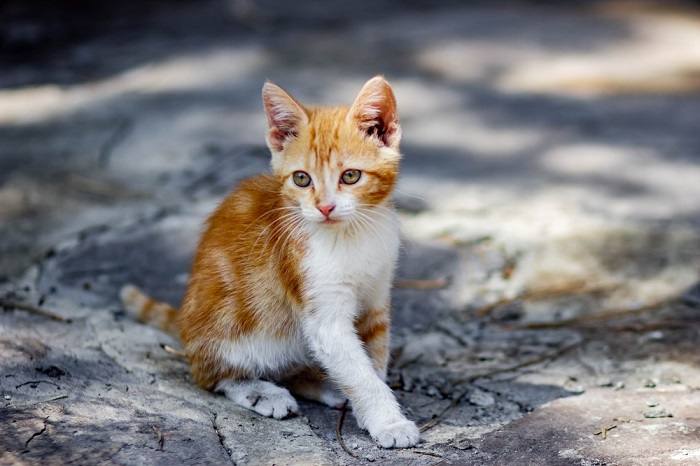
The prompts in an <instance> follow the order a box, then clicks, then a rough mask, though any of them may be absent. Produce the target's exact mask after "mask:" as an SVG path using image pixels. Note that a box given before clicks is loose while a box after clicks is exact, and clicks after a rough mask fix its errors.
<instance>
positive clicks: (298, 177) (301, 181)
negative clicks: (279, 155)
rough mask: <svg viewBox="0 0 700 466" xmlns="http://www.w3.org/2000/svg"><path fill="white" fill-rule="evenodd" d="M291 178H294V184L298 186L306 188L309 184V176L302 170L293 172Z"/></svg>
mask: <svg viewBox="0 0 700 466" xmlns="http://www.w3.org/2000/svg"><path fill="white" fill-rule="evenodd" d="M292 179H293V180H294V184H295V185H297V186H299V187H300V188H306V187H307V186H308V185H310V184H311V177H310V176H309V174H308V173H306V172H303V171H298V172H294V174H293V175H292Z"/></svg>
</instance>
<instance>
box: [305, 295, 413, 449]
mask: <svg viewBox="0 0 700 466" xmlns="http://www.w3.org/2000/svg"><path fill="white" fill-rule="evenodd" d="M356 309H357V301H356V299H355V297H354V295H353V293H352V292H351V291H350V290H348V289H345V288H334V289H333V290H328V292H326V293H317V294H316V298H315V299H314V302H313V303H312V306H310V308H309V309H308V310H307V312H306V313H305V315H304V319H303V326H302V328H303V331H304V335H305V337H306V339H307V341H308V343H309V347H310V349H311V352H312V353H313V354H314V356H315V357H316V358H317V359H318V361H319V362H320V363H321V365H322V366H323V368H324V369H325V371H326V372H327V373H328V375H329V376H330V377H331V379H333V381H334V382H335V383H336V384H337V385H338V386H339V387H340V389H341V390H342V391H343V392H344V393H345V395H346V396H347V397H348V398H350V401H351V402H352V406H353V411H354V413H355V416H356V417H357V420H358V422H359V424H360V426H362V427H364V428H365V429H367V430H368V431H369V433H370V435H371V436H372V438H374V440H375V441H376V442H377V443H378V444H379V445H380V446H382V447H384V448H406V447H411V446H413V445H415V444H416V443H418V440H419V436H420V435H419V432H418V428H417V427H416V425H415V424H414V423H413V422H411V421H409V420H408V419H406V417H405V416H404V415H403V414H402V413H401V409H400V407H399V404H398V402H397V401H396V398H395V397H394V394H393V393H392V391H391V389H390V388H389V387H388V386H387V385H386V383H384V381H383V380H382V379H381V378H380V377H379V375H378V374H377V372H376V371H375V368H374V367H373V364H372V361H371V360H370V358H369V356H368V355H367V352H366V351H365V349H364V348H363V346H362V342H361V341H360V339H359V337H358V336H357V333H356V331H355V327H354V319H355V314H356Z"/></svg>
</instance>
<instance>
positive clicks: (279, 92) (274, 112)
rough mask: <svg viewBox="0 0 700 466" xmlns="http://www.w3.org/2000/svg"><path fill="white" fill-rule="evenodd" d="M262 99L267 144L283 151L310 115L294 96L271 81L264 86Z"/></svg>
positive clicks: (271, 148)
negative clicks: (265, 118) (266, 129)
mask: <svg viewBox="0 0 700 466" xmlns="http://www.w3.org/2000/svg"><path fill="white" fill-rule="evenodd" d="M262 99H263V106H264V107H265V115H266V116H267V127H268V131H267V144H268V146H269V147H270V150H272V151H273V152H281V151H282V150H283V149H284V145H285V143H286V142H287V141H289V140H290V139H292V138H294V137H296V136H297V135H298V134H299V129H300V128H301V127H302V126H303V125H305V124H307V123H308V121H309V117H308V115H307V114H306V110H304V107H303V106H302V105H301V104H300V103H299V102H297V100H296V99H295V98H294V97H292V96H291V95H289V94H287V93H286V92H285V91H284V89H282V88H281V87H279V86H278V85H277V84H273V83H271V82H270V81H266V82H265V85H264V86H263V88H262Z"/></svg>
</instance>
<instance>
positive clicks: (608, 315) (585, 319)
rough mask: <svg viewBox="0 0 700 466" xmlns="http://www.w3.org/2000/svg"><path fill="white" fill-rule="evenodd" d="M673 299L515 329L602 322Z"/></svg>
mask: <svg viewBox="0 0 700 466" xmlns="http://www.w3.org/2000/svg"><path fill="white" fill-rule="evenodd" d="M672 302H673V301H667V300H663V301H655V302H653V303H650V304H647V305H645V306H641V307H635V308H628V309H606V310H604V311H603V312H601V313H599V314H593V315H588V316H581V317H574V318H573V319H565V320H558V321H555V322H531V323H529V324H523V325H518V326H515V327H514V328H516V329H528V330H540V329H551V328H560V327H586V326H589V325H590V324H591V323H593V322H603V321H606V320H613V319H619V318H622V317H627V316H630V315H636V314H642V313H644V312H648V311H653V310H655V309H658V308H659V307H661V306H663V305H664V304H670V303H672Z"/></svg>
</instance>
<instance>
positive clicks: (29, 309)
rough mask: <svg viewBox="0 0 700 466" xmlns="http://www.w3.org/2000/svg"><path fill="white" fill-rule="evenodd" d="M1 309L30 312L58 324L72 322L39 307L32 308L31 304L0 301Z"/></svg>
mask: <svg viewBox="0 0 700 466" xmlns="http://www.w3.org/2000/svg"><path fill="white" fill-rule="evenodd" d="M0 307H5V308H8V309H19V310H21V311H25V312H29V313H30V314H36V315H39V316H42V317H46V318H48V319H51V320H56V321H58V322H65V323H67V324H69V323H71V322H72V319H69V318H67V317H63V316H61V315H59V314H56V313H55V312H51V311H47V310H46V309H42V308H40V307H37V306H32V305H31V304H27V303H21V302H19V301H10V300H7V299H0Z"/></svg>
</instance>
